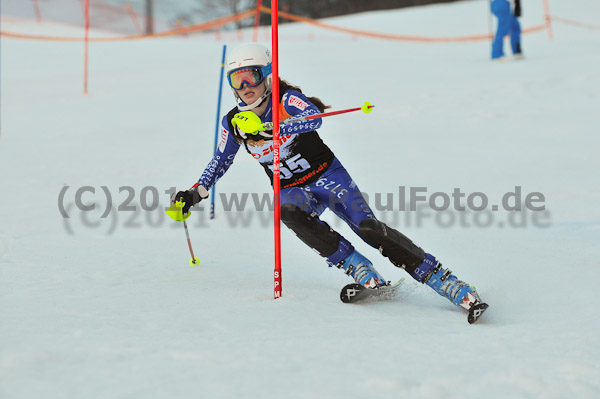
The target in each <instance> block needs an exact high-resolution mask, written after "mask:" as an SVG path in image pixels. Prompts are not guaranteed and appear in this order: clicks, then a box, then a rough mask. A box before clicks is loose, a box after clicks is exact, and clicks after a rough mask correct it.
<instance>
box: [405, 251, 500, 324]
mask: <svg viewBox="0 0 600 399" xmlns="http://www.w3.org/2000/svg"><path fill="white" fill-rule="evenodd" d="M415 274H416V275H417V276H419V277H416V276H414V275H413V277H415V278H416V279H417V280H418V281H421V282H422V283H424V284H426V285H428V286H429V287H431V288H432V289H433V290H434V291H435V292H437V293H438V294H440V295H441V296H443V297H446V298H448V299H449V300H450V302H452V303H453V304H455V305H457V306H460V307H461V308H463V309H465V310H466V311H468V312H469V318H468V321H469V323H474V322H475V321H477V319H478V318H479V317H480V316H481V315H482V314H483V312H484V311H485V310H486V309H487V308H488V304H487V303H484V302H482V301H481V298H480V297H479V294H478V293H477V291H476V290H475V287H473V286H471V285H469V284H467V283H465V282H464V281H461V280H459V279H458V278H457V277H456V276H455V275H454V274H452V271H451V270H450V269H443V268H442V264H441V263H440V262H438V261H437V260H436V259H435V257H434V256H433V255H430V254H427V253H426V254H425V259H424V260H423V263H422V264H421V265H420V266H419V267H418V268H417V269H416V270H415ZM422 276H424V277H422ZM421 279H422V280H421Z"/></svg>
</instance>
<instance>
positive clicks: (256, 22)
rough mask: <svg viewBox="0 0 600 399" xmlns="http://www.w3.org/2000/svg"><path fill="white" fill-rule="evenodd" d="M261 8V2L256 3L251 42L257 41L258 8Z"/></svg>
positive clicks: (259, 0)
mask: <svg viewBox="0 0 600 399" xmlns="http://www.w3.org/2000/svg"><path fill="white" fill-rule="evenodd" d="M261 6H262V0H258V1H257V2H256V16H255V17H254V33H253V35H252V41H253V42H256V41H257V40H258V26H259V24H260V7H261Z"/></svg>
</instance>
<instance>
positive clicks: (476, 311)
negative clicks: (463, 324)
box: [467, 302, 489, 324]
mask: <svg viewBox="0 0 600 399" xmlns="http://www.w3.org/2000/svg"><path fill="white" fill-rule="evenodd" d="M488 307H489V305H488V304H487V303H485V302H479V303H476V304H474V305H473V306H471V308H470V309H469V316H468V318H467V320H468V321H469V324H473V323H475V322H476V321H477V320H478V319H479V318H480V317H481V315H482V314H483V312H485V310H486V309H487V308H488Z"/></svg>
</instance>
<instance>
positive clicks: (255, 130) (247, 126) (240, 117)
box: [231, 111, 265, 136]
mask: <svg viewBox="0 0 600 399" xmlns="http://www.w3.org/2000/svg"><path fill="white" fill-rule="evenodd" d="M231 124H232V125H233V127H234V128H237V129H239V130H241V131H242V132H243V133H245V134H251V135H253V136H256V135H257V134H259V132H262V131H264V130H265V128H264V127H263V124H262V121H261V120H260V118H259V117H258V115H256V114H255V113H254V112H252V111H244V112H238V113H237V114H235V115H234V116H233V119H232V120H231ZM242 136H244V135H242Z"/></svg>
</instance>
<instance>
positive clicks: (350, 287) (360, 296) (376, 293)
mask: <svg viewBox="0 0 600 399" xmlns="http://www.w3.org/2000/svg"><path fill="white" fill-rule="evenodd" d="M402 282H404V277H403V278H401V279H400V280H398V281H397V282H395V283H394V284H388V285H384V286H382V287H377V288H367V287H365V286H364V285H361V284H358V283H352V284H347V285H346V286H344V288H342V291H341V292H340V299H341V300H342V302H344V303H357V302H360V301H364V300H365V299H369V298H373V299H377V300H380V299H392V298H393V296H394V294H395V293H396V291H397V290H398V287H399V286H400V284H402Z"/></svg>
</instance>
